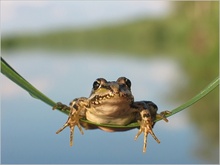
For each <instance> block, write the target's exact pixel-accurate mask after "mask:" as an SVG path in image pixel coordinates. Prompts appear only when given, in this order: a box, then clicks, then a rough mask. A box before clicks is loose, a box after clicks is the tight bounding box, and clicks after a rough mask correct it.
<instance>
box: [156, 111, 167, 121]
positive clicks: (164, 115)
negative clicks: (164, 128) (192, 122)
mask: <svg viewBox="0 0 220 165" xmlns="http://www.w3.org/2000/svg"><path fill="white" fill-rule="evenodd" d="M170 113H171V112H170V111H163V112H160V114H157V116H156V119H157V120H164V121H165V122H168V119H167V118H166V115H168V114H170Z"/></svg>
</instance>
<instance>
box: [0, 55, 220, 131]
mask: <svg viewBox="0 0 220 165" xmlns="http://www.w3.org/2000/svg"><path fill="white" fill-rule="evenodd" d="M1 72H2V73H3V74H4V75H5V76H6V77H8V78H9V79H10V80H12V81H13V82H15V83H16V84H17V85H19V86H20V87H21V88H23V89H24V90H26V91H27V92H28V93H29V94H30V95H31V96H32V97H34V98H37V99H40V100H41V101H43V102H44V103H46V104H48V105H50V106H52V107H53V106H54V105H55V104H56V103H55V102H54V101H52V100H51V99H49V98H48V97H47V96H45V95H44V94H43V93H41V92H40V91H39V90H37V89H36V88H35V87H34V86H32V85H31V84H30V83H29V82H28V81H27V80H25V79H24V78H23V77H22V76H21V75H20V74H18V73H17V72H16V71H15V70H14V69H13V68H12V67H11V66H10V65H9V64H8V63H7V62H6V61H5V60H4V59H3V58H2V57H1ZM218 85H219V77H217V78H216V79H215V80H213V81H212V82H211V83H210V84H209V85H208V86H207V87H206V88H204V89H203V90H202V91H201V92H200V93H198V94H197V95H196V96H194V97H193V98H192V99H190V100H188V101H187V102H186V103H184V104H182V105H180V106H179V107H177V108H175V109H173V110H171V111H170V112H171V113H169V114H167V115H166V117H170V116H172V115H174V114H176V113H178V112H180V111H182V110H184V109H186V108H187V107H189V106H191V105H193V104H195V103H196V102H197V101H199V100H201V99H202V98H203V97H204V96H206V95H207V94H209V93H210V92H211V91H212V90H214V89H215V88H216V87H217V86H218ZM60 111H61V110H60ZM61 112H63V113H65V114H68V112H64V111H61ZM81 121H82V122H87V123H90V124H94V125H97V126H104V127H114V128H135V127H138V126H139V124H138V123H137V122H135V123H131V124H129V125H126V126H118V125H110V124H97V123H93V122H90V121H88V120H86V119H82V120H81ZM157 121H159V120H156V122H157Z"/></svg>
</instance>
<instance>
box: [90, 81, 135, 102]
mask: <svg viewBox="0 0 220 165" xmlns="http://www.w3.org/2000/svg"><path fill="white" fill-rule="evenodd" d="M89 99H90V100H91V103H94V104H96V105H98V104H102V103H107V102H108V103H109V101H110V102H111V101H113V102H114V104H120V103H126V104H128V103H131V102H133V100H134V98H133V95H132V93H131V81H130V80H129V79H127V78H126V77H119V78H118V79H117V81H106V80H105V79H104V78H98V79H96V81H94V83H93V88H92V92H91V94H90V97H89ZM113 102H112V103H113Z"/></svg>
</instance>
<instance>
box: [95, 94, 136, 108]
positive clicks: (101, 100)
mask: <svg viewBox="0 0 220 165" xmlns="http://www.w3.org/2000/svg"><path fill="white" fill-rule="evenodd" d="M132 101H133V96H132V95H131V94H129V93H123V92H115V93H113V92H110V93H108V94H105V95H95V96H94V97H93V98H92V99H91V103H92V104H94V105H100V104H105V103H112V104H114V103H117V104H119V103H120V102H121V103H125V102H126V103H131V102H132Z"/></svg>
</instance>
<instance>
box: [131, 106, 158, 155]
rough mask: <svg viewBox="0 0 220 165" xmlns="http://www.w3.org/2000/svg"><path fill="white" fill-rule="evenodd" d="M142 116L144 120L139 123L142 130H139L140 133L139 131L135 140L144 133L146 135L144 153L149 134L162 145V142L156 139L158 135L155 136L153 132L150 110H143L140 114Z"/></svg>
mask: <svg viewBox="0 0 220 165" xmlns="http://www.w3.org/2000/svg"><path fill="white" fill-rule="evenodd" d="M140 114H141V118H142V120H141V121H138V123H139V125H140V128H139V131H138V133H137V135H136V136H135V138H134V140H137V138H138V136H139V135H140V134H141V133H142V132H143V134H144V146H143V152H146V149H147V136H148V134H149V133H150V134H151V135H152V137H153V138H154V139H155V140H156V141H157V143H160V140H159V139H158V138H157V137H156V135H155V134H154V132H153V130H152V125H153V122H152V120H151V115H150V112H149V110H143V111H141V112H140Z"/></svg>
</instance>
